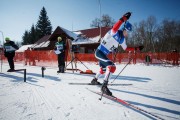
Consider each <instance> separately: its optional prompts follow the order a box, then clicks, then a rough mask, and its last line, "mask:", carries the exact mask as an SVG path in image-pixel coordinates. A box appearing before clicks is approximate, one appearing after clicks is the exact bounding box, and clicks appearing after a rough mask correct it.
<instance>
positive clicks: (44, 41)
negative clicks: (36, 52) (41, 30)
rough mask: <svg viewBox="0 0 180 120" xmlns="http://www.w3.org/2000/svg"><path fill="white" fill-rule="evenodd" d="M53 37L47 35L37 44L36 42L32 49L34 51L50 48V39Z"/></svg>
mask: <svg viewBox="0 0 180 120" xmlns="http://www.w3.org/2000/svg"><path fill="white" fill-rule="evenodd" d="M50 36H51V35H46V36H44V37H42V38H41V39H39V40H38V41H37V42H35V43H34V44H33V45H32V46H31V48H33V49H38V48H45V47H48V45H49V44H50V41H49V37H50Z"/></svg>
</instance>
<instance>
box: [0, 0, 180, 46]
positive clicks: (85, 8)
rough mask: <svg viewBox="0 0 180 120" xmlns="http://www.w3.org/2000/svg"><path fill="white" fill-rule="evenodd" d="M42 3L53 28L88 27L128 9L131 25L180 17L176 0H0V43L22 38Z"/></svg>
mask: <svg viewBox="0 0 180 120" xmlns="http://www.w3.org/2000/svg"><path fill="white" fill-rule="evenodd" d="M43 6H44V7H45V9H46V12H47V16H48V17H49V20H50V22H51V24H52V27H53V31H54V30H55V29H56V27H57V26H61V27H63V28H65V29H68V30H70V31H76V30H83V29H89V28H90V24H91V22H92V21H93V20H94V19H95V18H100V16H101V15H103V14H108V15H109V16H110V17H112V18H113V19H114V20H115V21H117V20H118V19H119V18H121V17H122V15H123V14H124V13H126V12H132V16H131V18H130V19H129V21H130V22H131V23H132V24H133V23H139V22H141V21H142V20H146V19H147V18H148V17H149V16H155V17H156V19H157V22H158V23H160V22H161V21H162V20H164V19H170V20H180V12H179V11H180V7H179V6H180V0H0V44H2V43H3V39H4V38H5V37H9V38H11V39H12V40H14V41H22V36H23V34H24V32H25V30H30V29H31V26H32V25H33V24H34V25H36V23H37V21H38V19H39V15H40V11H41V10H42V8H43Z"/></svg>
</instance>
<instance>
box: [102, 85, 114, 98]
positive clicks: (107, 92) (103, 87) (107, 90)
mask: <svg viewBox="0 0 180 120" xmlns="http://www.w3.org/2000/svg"><path fill="white" fill-rule="evenodd" d="M107 84H108V81H104V83H103V85H102V87H101V92H102V93H103V94H106V95H109V96H112V92H111V91H110V90H109V89H108V87H107Z"/></svg>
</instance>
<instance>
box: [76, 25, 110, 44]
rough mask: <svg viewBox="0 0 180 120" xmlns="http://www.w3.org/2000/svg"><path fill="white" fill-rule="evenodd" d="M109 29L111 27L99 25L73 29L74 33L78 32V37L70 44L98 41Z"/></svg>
mask: <svg viewBox="0 0 180 120" xmlns="http://www.w3.org/2000/svg"><path fill="white" fill-rule="evenodd" d="M110 29H111V27H101V28H92V29H86V30H79V31H75V32H74V33H76V34H78V38H77V39H76V40H74V41H73V42H72V44H90V43H99V42H100V40H101V39H102V38H103V36H104V35H105V34H106V33H107V32H108V31H109V30H110Z"/></svg>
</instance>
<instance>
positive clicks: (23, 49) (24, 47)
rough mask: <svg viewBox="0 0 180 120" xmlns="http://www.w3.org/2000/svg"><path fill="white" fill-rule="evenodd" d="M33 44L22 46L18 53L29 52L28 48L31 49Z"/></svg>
mask: <svg viewBox="0 0 180 120" xmlns="http://www.w3.org/2000/svg"><path fill="white" fill-rule="evenodd" d="M32 45H33V44H30V45H23V46H21V47H20V48H19V49H18V50H16V52H24V51H25V50H27V49H28V48H30V47H31V46H32Z"/></svg>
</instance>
